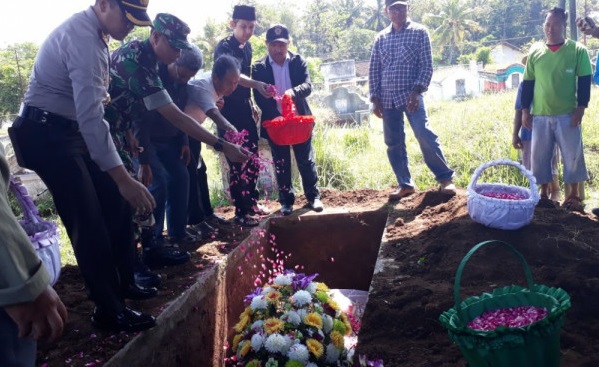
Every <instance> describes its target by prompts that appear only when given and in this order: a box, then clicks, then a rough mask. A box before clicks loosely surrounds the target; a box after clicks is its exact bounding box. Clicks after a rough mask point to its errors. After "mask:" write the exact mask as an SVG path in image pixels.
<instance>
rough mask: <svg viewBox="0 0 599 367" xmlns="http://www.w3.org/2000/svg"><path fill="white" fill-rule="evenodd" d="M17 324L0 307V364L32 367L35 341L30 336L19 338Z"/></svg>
mask: <svg viewBox="0 0 599 367" xmlns="http://www.w3.org/2000/svg"><path fill="white" fill-rule="evenodd" d="M18 335H19V328H18V327H17V324H15V322H14V321H13V320H12V319H11V318H10V316H8V314H7V313H6V312H5V311H4V309H2V308H1V307H0V366H2V367H34V366H35V352H36V348H37V343H36V341H35V340H33V339H31V338H19V336H18Z"/></svg>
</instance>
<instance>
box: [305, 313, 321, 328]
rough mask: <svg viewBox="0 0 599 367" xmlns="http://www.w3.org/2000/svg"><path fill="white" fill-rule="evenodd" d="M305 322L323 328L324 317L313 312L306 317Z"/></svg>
mask: <svg viewBox="0 0 599 367" xmlns="http://www.w3.org/2000/svg"><path fill="white" fill-rule="evenodd" d="M304 323H305V324H306V325H310V326H314V327H315V328H318V329H322V317H320V315H319V314H317V313H315V312H311V313H309V314H307V315H306V317H304Z"/></svg>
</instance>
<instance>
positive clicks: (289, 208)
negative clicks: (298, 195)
mask: <svg viewBox="0 0 599 367" xmlns="http://www.w3.org/2000/svg"><path fill="white" fill-rule="evenodd" d="M291 212H293V205H287V204H283V205H281V214H283V215H284V216H288V215H291Z"/></svg>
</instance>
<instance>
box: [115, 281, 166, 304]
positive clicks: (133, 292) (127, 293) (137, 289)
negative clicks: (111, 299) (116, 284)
mask: <svg viewBox="0 0 599 367" xmlns="http://www.w3.org/2000/svg"><path fill="white" fill-rule="evenodd" d="M157 294H158V289H156V287H142V286H141V285H139V284H132V285H130V286H128V287H127V288H126V289H125V290H124V291H123V296H124V297H125V298H126V299H132V300H136V301H140V300H142V299H149V298H152V297H156V295H157Z"/></svg>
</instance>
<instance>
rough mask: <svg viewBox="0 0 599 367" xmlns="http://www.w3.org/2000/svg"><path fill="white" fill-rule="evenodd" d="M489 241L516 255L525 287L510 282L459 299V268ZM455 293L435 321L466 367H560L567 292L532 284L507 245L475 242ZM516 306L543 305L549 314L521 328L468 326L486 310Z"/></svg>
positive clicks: (527, 273) (455, 286)
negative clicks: (479, 328) (524, 279)
mask: <svg viewBox="0 0 599 367" xmlns="http://www.w3.org/2000/svg"><path fill="white" fill-rule="evenodd" d="M491 243H495V244H501V245H503V246H505V247H506V248H508V249H509V250H511V252H512V253H513V254H515V255H516V256H517V257H518V260H519V261H520V263H521V264H522V267H523V268H524V274H525V277H526V282H527V285H528V288H523V287H520V286H517V285H511V286H507V287H503V288H497V289H495V290H493V292H491V293H483V294H482V295H480V296H473V297H469V298H467V299H465V300H464V301H463V302H462V301H461V298H460V283H461V279H462V271H463V270H464V267H465V265H466V263H467V262H468V260H469V259H470V258H471V257H472V255H474V253H475V252H476V251H477V250H478V249H480V248H481V247H483V246H486V245H488V244H491ZM453 294H454V304H455V305H454V307H453V308H451V309H449V310H448V311H445V312H443V313H442V314H441V316H440V317H439V321H441V324H443V326H445V327H446V328H447V330H448V331H449V337H450V338H451V340H453V341H454V342H455V343H456V344H457V345H458V347H459V348H460V350H461V352H462V354H463V355H464V357H465V358H466V360H467V361H468V366H469V367H533V366H543V367H559V365H560V328H561V326H562V324H563V322H564V315H565V312H566V310H567V309H568V308H570V296H569V295H568V293H566V291H564V290H563V289H561V288H551V287H547V286H544V285H538V284H534V283H533V280H532V274H531V272H530V268H529V267H528V264H527V263H526V260H525V259H524V257H523V256H522V254H521V253H520V252H518V251H517V250H516V249H515V248H514V247H512V246H511V245H510V244H508V243H506V242H503V241H496V240H491V241H485V242H481V243H479V244H477V245H476V246H474V247H473V248H472V249H471V250H470V251H469V252H468V253H467V254H466V256H464V258H463V259H462V262H461V263H460V266H459V267H458V271H457V273H456V277H455V283H454V289H453ZM518 306H535V307H543V308H546V309H547V310H548V311H549V313H548V314H547V316H546V317H545V318H544V319H542V320H539V321H537V322H535V323H533V324H530V325H527V326H524V327H520V328H507V327H500V328H497V329H495V330H490V331H480V330H473V329H470V328H468V326H467V324H468V323H469V322H470V321H472V320H474V319H475V318H476V317H478V316H480V315H481V314H483V313H484V312H487V311H493V310H497V309H500V308H508V307H518Z"/></svg>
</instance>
